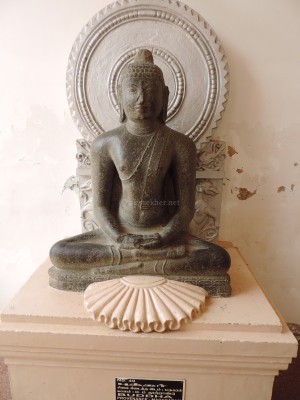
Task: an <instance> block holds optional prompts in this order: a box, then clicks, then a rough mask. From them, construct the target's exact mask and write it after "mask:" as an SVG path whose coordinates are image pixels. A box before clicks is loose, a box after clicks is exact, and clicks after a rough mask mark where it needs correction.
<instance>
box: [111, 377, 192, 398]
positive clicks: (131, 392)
mask: <svg viewBox="0 0 300 400" xmlns="http://www.w3.org/2000/svg"><path fill="white" fill-rule="evenodd" d="M184 385H185V381H184V380H183V381H171V380H160V379H134V378H116V400H143V399H145V400H151V399H153V400H184Z"/></svg>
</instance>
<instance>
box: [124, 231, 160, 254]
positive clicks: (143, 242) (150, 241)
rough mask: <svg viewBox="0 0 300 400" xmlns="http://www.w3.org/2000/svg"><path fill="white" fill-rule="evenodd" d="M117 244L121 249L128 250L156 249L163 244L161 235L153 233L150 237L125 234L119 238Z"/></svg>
mask: <svg viewBox="0 0 300 400" xmlns="http://www.w3.org/2000/svg"><path fill="white" fill-rule="evenodd" d="M117 242H118V243H119V245H120V247H121V248H123V249H127V250H133V249H155V248H157V247H160V246H162V244H163V242H162V237H161V235H160V234H159V233H152V234H148V235H136V234H132V233H124V234H121V235H120V236H119V237H118V239H117Z"/></svg>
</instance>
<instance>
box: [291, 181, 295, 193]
mask: <svg viewBox="0 0 300 400" xmlns="http://www.w3.org/2000/svg"><path fill="white" fill-rule="evenodd" d="M294 187H295V185H294V184H293V183H292V184H291V191H293V190H294Z"/></svg>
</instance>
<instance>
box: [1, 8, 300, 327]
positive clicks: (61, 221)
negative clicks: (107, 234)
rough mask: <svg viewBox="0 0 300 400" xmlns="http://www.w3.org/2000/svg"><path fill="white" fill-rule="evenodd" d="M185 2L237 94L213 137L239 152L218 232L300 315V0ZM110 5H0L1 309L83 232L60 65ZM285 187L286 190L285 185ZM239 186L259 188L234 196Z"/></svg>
mask: <svg viewBox="0 0 300 400" xmlns="http://www.w3.org/2000/svg"><path fill="white" fill-rule="evenodd" d="M185 2H186V3H187V4H189V5H190V6H192V7H193V8H194V9H196V10H197V11H198V12H199V13H200V14H202V16H203V17H204V18H206V20H207V21H208V22H209V23H210V25H211V26H212V27H213V28H214V30H215V31H216V32H217V34H218V36H219V38H220V40H221V41H222V43H223V46H224V48H225V51H226V54H227V57H228V61H229V64H230V73H231V87H230V97H229V101H228V106H227V110H226V112H225V114H224V118H223V120H222V122H221V124H220V125H219V127H218V128H217V129H216V131H215V135H216V136H217V137H219V138H220V139H222V140H225V141H226V142H227V143H228V145H231V146H233V147H235V149H236V150H237V152H238V154H235V155H234V156H233V157H232V158H228V159H227V164H226V177H227V180H226V182H225V183H226V186H225V194H224V198H223V209H222V232H221V236H222V237H221V238H222V239H224V240H231V241H233V242H234V244H235V245H237V246H239V248H240V250H241V252H242V254H243V256H244V257H245V259H246V260H247V262H248V263H249V264H250V266H251V268H252V270H253V271H254V273H255V275H256V277H257V279H258V280H259V282H260V283H261V284H262V285H263V287H264V289H265V290H266V292H267V293H268V294H269V295H270V297H271V299H272V300H273V301H274V303H275V304H276V305H277V306H278V308H279V310H280V311H281V312H282V313H283V315H284V316H285V318H286V319H287V320H288V321H289V322H297V323H300V314H299V311H298V310H299V307H300V268H299V266H298V265H299V261H298V260H299V258H300V257H299V255H300V250H299V249H300V240H299V239H300V223H299V211H300V210H299V207H300V202H299V190H300V178H299V175H300V172H299V171H300V153H299V149H298V148H299V146H300V135H299V134H300V112H299V104H300V79H299V71H300V52H299V43H298V42H299V39H298V38H299V37H300V2H299V1H297V0H264V1H262V0H252V1H246V0H243V1H241V0H210V1H209V2H208V1H205V0H186V1H185ZM109 3H110V1H105V0H102V1H101V0H85V1H83V0H72V1H71V0H51V1H50V0H49V1H41V0H22V1H19V0H2V1H1V3H0V35H1V45H2V50H1V62H0V68H1V73H0V91H1V96H0V145H1V161H2V170H4V173H2V183H1V186H2V190H1V193H2V194H1V197H0V202H1V203H0V204H1V211H2V217H1V220H2V235H1V249H0V255H1V264H0V275H1V291H0V307H2V306H4V305H5V303H7V301H8V300H9V298H10V297H11V296H12V295H13V294H14V293H15V292H16V290H17V289H18V288H19V286H20V285H21V284H22V283H23V282H24V281H25V280H26V279H27V278H28V277H29V275H30V274H31V273H32V272H33V271H34V270H35V269H36V268H37V266H38V265H39V264H40V263H41V262H42V261H43V260H44V259H45V258H46V257H47V253H48V250H49V247H50V246H51V244H52V243H53V242H55V241H56V240H57V239H59V238H62V237H65V236H68V235H71V234H75V233H77V232H79V231H80V223H79V206H78V201H77V197H76V195H75V193H73V192H71V191H66V192H64V193H63V194H62V193H61V192H62V188H63V184H64V182H65V181H66V179H67V178H68V177H69V176H70V175H73V174H74V173H75V168H76V161H75V152H76V149H75V139H76V138H79V134H78V133H77V129H76V127H75V125H74V124H73V122H72V120H71V117H70V115H69V111H68V107H67V102H66V95H65V70H66V65H67V59H68V55H69V51H70V49H71V46H72V44H73V41H74V40H75V38H76V36H77V34H78V33H79V31H80V30H81V28H82V27H83V25H84V24H85V23H86V22H87V21H88V20H89V19H90V18H91V17H92V16H93V15H94V14H95V13H96V12H97V11H98V10H99V9H101V8H103V7H104V6H105V5H106V4H109ZM297 163H298V164H299V165H296V164H297ZM237 168H242V169H243V171H244V172H243V173H241V174H238V173H237V172H236V169H237ZM291 185H295V186H294V189H293V190H292V189H291ZM280 186H285V187H286V190H285V191H284V192H280V193H278V192H277V189H278V187H280ZM240 187H245V188H248V189H249V190H250V191H254V190H256V194H255V195H254V196H252V197H251V198H249V199H248V200H244V201H242V200H239V199H238V198H237V193H238V192H237V189H236V188H240Z"/></svg>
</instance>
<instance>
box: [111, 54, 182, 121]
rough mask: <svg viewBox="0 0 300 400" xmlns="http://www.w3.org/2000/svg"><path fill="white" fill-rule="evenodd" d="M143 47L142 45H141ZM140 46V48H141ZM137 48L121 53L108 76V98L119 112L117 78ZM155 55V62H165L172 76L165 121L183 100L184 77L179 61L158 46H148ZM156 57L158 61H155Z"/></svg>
mask: <svg viewBox="0 0 300 400" xmlns="http://www.w3.org/2000/svg"><path fill="white" fill-rule="evenodd" d="M142 47H143V46H142ZM142 47H141V48H142ZM138 50H139V48H134V49H132V50H129V51H127V52H126V53H125V54H122V55H121V56H120V57H119V59H118V60H117V61H116V63H115V65H114V66H113V68H112V70H111V73H110V76H109V98H110V101H111V104H112V106H113V107H114V108H115V110H116V112H117V113H118V114H119V110H120V107H119V104H118V84H119V78H120V75H121V73H122V70H123V69H124V68H125V67H126V65H127V64H129V63H130V62H131V61H133V59H134V56H135V55H136V53H137V51H138ZM148 50H150V51H151V52H152V54H153V56H154V57H155V63H156V64H157V65H158V64H159V61H161V62H162V63H164V64H165V66H166V69H167V70H169V71H168V72H170V75H171V76H172V78H173V79H172V86H171V87H170V89H171V90H172V91H171V93H170V96H169V104H168V117H167V121H169V120H170V119H172V118H173V117H174V115H175V114H176V113H177V112H178V111H179V109H180V107H181V104H182V102H183V100H184V94H185V77H184V72H183V69H182V67H181V65H180V63H179V61H178V60H177V59H176V58H175V57H174V56H173V55H172V54H171V53H170V52H168V51H166V50H163V49H160V48H158V47H151V48H149V47H148ZM157 58H158V61H157Z"/></svg>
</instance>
